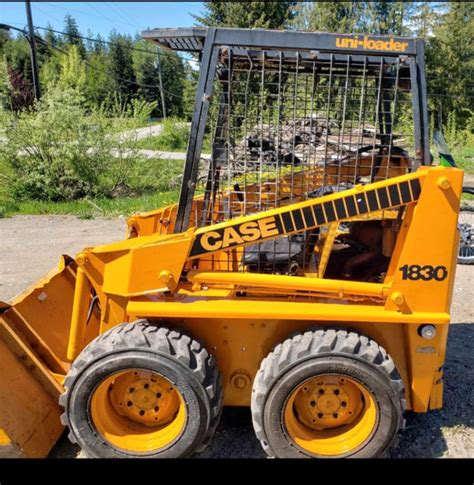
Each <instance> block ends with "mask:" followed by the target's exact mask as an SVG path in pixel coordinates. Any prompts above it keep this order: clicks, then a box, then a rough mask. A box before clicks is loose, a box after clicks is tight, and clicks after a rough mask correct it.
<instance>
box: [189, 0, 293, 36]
mask: <svg viewBox="0 0 474 485" xmlns="http://www.w3.org/2000/svg"><path fill="white" fill-rule="evenodd" d="M296 4H297V2H293V1H281V2H274V1H267V2H225V1H213V2H204V9H205V11H204V12H203V13H202V14H201V15H197V16H194V17H195V19H196V20H197V21H198V22H199V23H200V24H202V25H206V26H214V27H216V26H219V27H239V28H262V29H279V28H282V27H284V26H285V25H286V24H287V23H288V22H289V21H290V20H291V19H292V18H293V15H294V12H293V9H294V7H295V6H296Z"/></svg>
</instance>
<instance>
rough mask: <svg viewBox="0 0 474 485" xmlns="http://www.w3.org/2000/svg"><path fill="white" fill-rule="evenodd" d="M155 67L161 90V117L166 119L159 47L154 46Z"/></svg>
mask: <svg viewBox="0 0 474 485" xmlns="http://www.w3.org/2000/svg"><path fill="white" fill-rule="evenodd" d="M156 67H157V68H158V79H159V81H160V92H161V106H162V110H163V118H164V119H165V120H166V105H165V93H164V91H163V80H162V79H161V62H160V48H159V47H157V48H156Z"/></svg>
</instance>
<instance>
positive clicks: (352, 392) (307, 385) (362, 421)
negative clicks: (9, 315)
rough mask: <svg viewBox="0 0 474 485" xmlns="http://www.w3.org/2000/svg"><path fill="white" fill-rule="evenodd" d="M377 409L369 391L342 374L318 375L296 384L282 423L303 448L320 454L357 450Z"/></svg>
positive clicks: (371, 427)
mask: <svg viewBox="0 0 474 485" xmlns="http://www.w3.org/2000/svg"><path fill="white" fill-rule="evenodd" d="M377 421H378V410H377V406H376V404H375V399H374V397H373V395H372V393H371V392H370V391H369V390H368V389H367V388H366V387H364V386H363V385H362V384H360V383H359V382H357V381H355V380H353V379H351V378H349V377H346V376H342V375H332V374H331V375H330V374H325V375H320V376H316V377H313V378H311V379H309V380H307V381H305V382H304V383H303V384H301V385H299V386H298V387H297V388H296V389H295V390H294V391H293V392H292V393H291V395H290V397H289V399H288V401H287V403H286V405H285V408H284V424H285V427H286V431H287V433H288V434H289V435H290V437H291V439H292V440H293V441H294V442H295V443H296V444H297V445H298V446H299V447H300V448H302V449H303V450H305V451H307V452H309V453H311V454H314V455H323V456H337V455H343V454H346V453H349V452H352V451H355V450H357V449H358V448H359V447H361V446H362V445H363V444H364V443H365V442H367V440H368V439H369V438H370V437H371V436H372V434H373V432H374V431H375V428H376V425H377Z"/></svg>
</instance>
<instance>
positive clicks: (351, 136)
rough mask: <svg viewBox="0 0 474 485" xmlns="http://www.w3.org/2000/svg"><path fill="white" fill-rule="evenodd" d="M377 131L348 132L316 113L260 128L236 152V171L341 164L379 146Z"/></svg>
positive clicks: (357, 130) (359, 130)
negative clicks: (269, 166)
mask: <svg viewBox="0 0 474 485" xmlns="http://www.w3.org/2000/svg"><path fill="white" fill-rule="evenodd" d="M376 138H378V135H376V130H375V128H374V127H373V126H370V125H367V126H365V127H364V128H363V129H359V128H357V129H347V128H344V127H341V124H340V122H338V121H336V120H334V119H330V118H327V117H324V115H323V114H314V115H313V116H311V117H306V118H300V119H296V120H290V121H288V122H286V123H284V124H282V125H280V126H277V125H269V124H261V125H256V126H254V127H253V129H252V130H251V131H250V133H249V134H248V135H247V136H245V137H243V138H242V139H241V140H240V142H238V143H237V144H236V146H235V147H234V148H233V150H232V155H233V157H232V158H233V161H232V162H231V163H233V165H234V168H241V169H244V168H245V169H247V170H252V169H258V168H259V167H260V166H261V165H262V164H263V165H278V166H282V167H286V166H290V165H292V166H296V167H297V166H301V165H304V166H317V165H320V164H324V161H326V163H341V162H343V161H344V159H345V158H348V157H351V156H353V155H355V154H356V152H357V151H358V150H360V149H361V147H367V151H370V150H371V149H373V148H374V147H375V145H376V143H377V141H376Z"/></svg>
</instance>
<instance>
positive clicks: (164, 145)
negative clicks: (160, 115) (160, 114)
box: [153, 118, 189, 151]
mask: <svg viewBox="0 0 474 485" xmlns="http://www.w3.org/2000/svg"><path fill="white" fill-rule="evenodd" d="M188 138H189V125H188V124H186V123H183V122H182V121H178V120H176V119H174V118H168V119H166V120H164V121H163V123H162V129H161V133H160V134H159V135H158V136H157V137H155V139H154V140H153V145H154V147H155V149H156V150H170V151H178V150H179V151H186V148H187V146H188Z"/></svg>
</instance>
